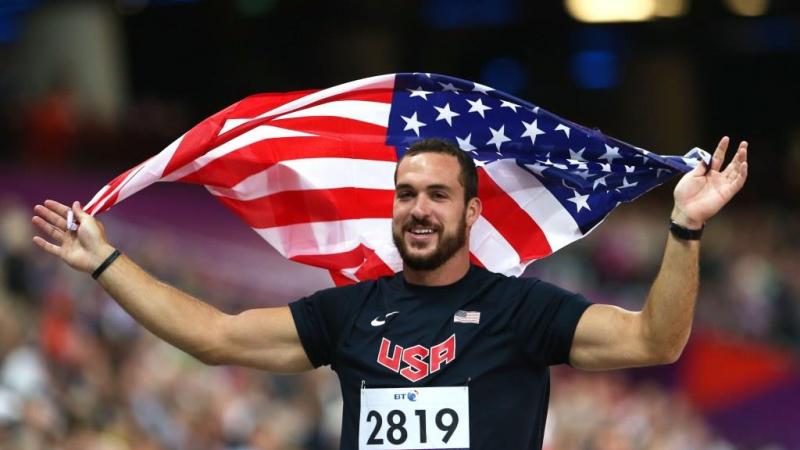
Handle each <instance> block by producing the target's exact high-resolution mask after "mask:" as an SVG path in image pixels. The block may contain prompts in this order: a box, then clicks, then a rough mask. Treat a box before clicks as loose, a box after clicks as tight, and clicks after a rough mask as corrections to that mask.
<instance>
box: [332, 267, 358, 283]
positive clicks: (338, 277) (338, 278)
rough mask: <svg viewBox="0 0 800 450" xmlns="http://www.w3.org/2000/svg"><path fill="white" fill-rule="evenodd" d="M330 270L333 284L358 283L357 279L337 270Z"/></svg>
mask: <svg viewBox="0 0 800 450" xmlns="http://www.w3.org/2000/svg"><path fill="white" fill-rule="evenodd" d="M328 272H330V274H331V279H332V280H333V284H335V285H336V286H349V285H351V284H356V282H355V281H353V280H351V279H350V278H347V277H346V276H344V275H342V274H341V273H339V271H337V270H329V271H328Z"/></svg>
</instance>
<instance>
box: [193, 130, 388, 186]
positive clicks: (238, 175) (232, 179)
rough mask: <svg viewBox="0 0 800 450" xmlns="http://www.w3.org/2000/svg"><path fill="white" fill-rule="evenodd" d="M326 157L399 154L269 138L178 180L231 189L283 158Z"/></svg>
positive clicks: (377, 146) (326, 141)
mask: <svg viewBox="0 0 800 450" xmlns="http://www.w3.org/2000/svg"><path fill="white" fill-rule="evenodd" d="M324 157H339V158H352V159H367V160H373V161H396V160H397V153H396V152H395V149H394V147H387V146H386V145H384V144H383V143H380V144H368V143H362V144H343V142H342V140H339V139H327V138H319V137H291V138H280V139H267V140H263V141H259V142H256V143H254V144H252V145H248V146H245V147H242V148H241V149H240V150H237V151H235V152H231V153H228V154H227V155H224V156H221V157H219V158H217V159H215V160H213V161H211V162H210V163H208V164H206V165H205V166H204V167H202V168H200V169H199V170H197V171H196V172H193V173H190V174H189V175H186V176H185V177H183V178H181V179H179V180H178V181H181V182H184V183H197V184H205V185H210V186H217V187H225V188H230V187H233V186H235V185H237V184H238V183H239V182H241V181H242V180H244V179H245V178H247V177H249V176H251V175H253V174H255V173H258V172H261V171H263V170H266V169H268V168H269V167H272V166H273V165H274V164H276V163H279V162H280V161H284V160H292V159H302V158H324Z"/></svg>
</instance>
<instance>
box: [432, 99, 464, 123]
mask: <svg viewBox="0 0 800 450" xmlns="http://www.w3.org/2000/svg"><path fill="white" fill-rule="evenodd" d="M433 108H434V109H435V110H437V111H439V115H438V116H436V120H437V121H439V120H446V121H447V124H448V125H450V126H451V127H452V126H453V117H456V116H459V115H460V114H459V113H457V112H455V111H451V110H450V103H445V105H444V106H443V107H441V108H440V107H438V106H434V107H433Z"/></svg>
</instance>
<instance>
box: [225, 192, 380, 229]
mask: <svg viewBox="0 0 800 450" xmlns="http://www.w3.org/2000/svg"><path fill="white" fill-rule="evenodd" d="M217 199H218V200H219V201H221V202H222V203H223V204H225V205H226V206H228V207H229V208H231V209H232V210H233V211H234V212H235V213H236V214H237V215H238V216H239V217H241V218H242V220H244V221H245V222H246V223H247V224H248V225H249V226H250V227H252V228H270V227H280V226H284V225H294V224H298V223H308V222H330V221H336V220H348V219H362V218H385V217H392V201H393V200H394V191H393V190H386V189H359V188H337V189H319V190H307V191H286V192H279V193H276V194H273V195H269V196H267V197H262V198H258V199H255V200H247V201H244V200H235V199H231V198H227V197H217Z"/></svg>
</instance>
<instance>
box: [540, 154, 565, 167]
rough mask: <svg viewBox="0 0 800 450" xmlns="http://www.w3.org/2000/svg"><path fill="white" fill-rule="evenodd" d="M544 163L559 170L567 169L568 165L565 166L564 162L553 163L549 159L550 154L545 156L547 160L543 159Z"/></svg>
mask: <svg viewBox="0 0 800 450" xmlns="http://www.w3.org/2000/svg"><path fill="white" fill-rule="evenodd" d="M548 155H549V153H548ZM544 164H547V165H548V166H553V167H555V168H556V169H561V170H567V169H569V167H567V165H566V164H558V163H554V162H553V161H550V156H548V157H547V161H544Z"/></svg>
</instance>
